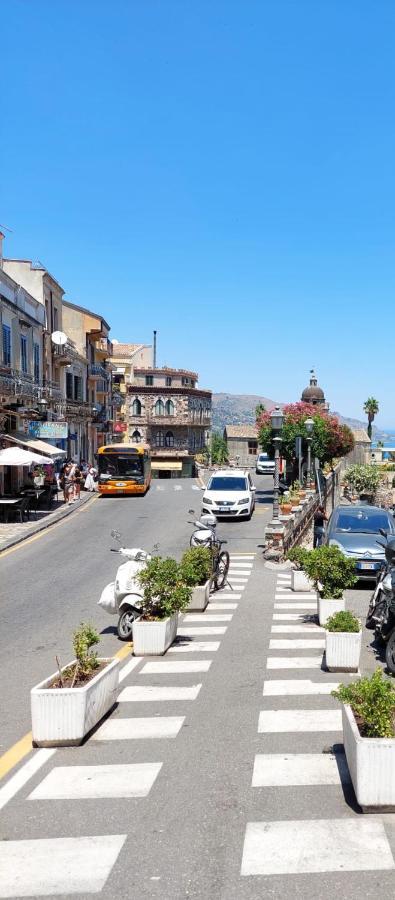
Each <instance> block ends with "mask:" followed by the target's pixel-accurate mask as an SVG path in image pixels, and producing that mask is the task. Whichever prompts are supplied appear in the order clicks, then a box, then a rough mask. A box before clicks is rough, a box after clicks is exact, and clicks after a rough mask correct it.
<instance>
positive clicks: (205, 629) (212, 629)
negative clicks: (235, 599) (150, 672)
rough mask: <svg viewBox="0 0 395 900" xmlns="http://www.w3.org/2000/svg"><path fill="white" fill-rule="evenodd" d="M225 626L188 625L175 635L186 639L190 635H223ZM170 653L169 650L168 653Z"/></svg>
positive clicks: (179, 629)
mask: <svg viewBox="0 0 395 900" xmlns="http://www.w3.org/2000/svg"><path fill="white" fill-rule="evenodd" d="M226 627H227V626H226V625H188V627H187V626H185V628H183V627H181V628H178V629H177V634H178V635H182V636H183V637H184V636H186V637H188V635H189V634H191V635H199V634H200V635H205V634H207V635H208V634H225V632H226ZM168 652H169V653H170V650H169V651H168Z"/></svg>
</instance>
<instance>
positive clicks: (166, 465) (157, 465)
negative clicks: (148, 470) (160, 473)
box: [151, 459, 182, 472]
mask: <svg viewBox="0 0 395 900" xmlns="http://www.w3.org/2000/svg"><path fill="white" fill-rule="evenodd" d="M151 466H152V468H153V469H161V470H164V469H172V471H175V470H177V471H178V472H181V469H182V462H175V461H174V460H169V462H166V461H165V460H163V459H161V460H158V459H153V460H152V463H151Z"/></svg>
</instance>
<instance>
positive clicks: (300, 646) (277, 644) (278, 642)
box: [269, 638, 325, 650]
mask: <svg viewBox="0 0 395 900" xmlns="http://www.w3.org/2000/svg"><path fill="white" fill-rule="evenodd" d="M321 649H322V650H324V649H325V638H317V639H315V638H309V639H308V640H307V639H304V638H290V639H289V640H287V639H286V638H284V639H283V640H282V639H281V638H272V640H271V641H270V642H269V650H321Z"/></svg>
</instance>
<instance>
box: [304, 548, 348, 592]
mask: <svg viewBox="0 0 395 900" xmlns="http://www.w3.org/2000/svg"><path fill="white" fill-rule="evenodd" d="M303 570H304V572H306V575H307V576H308V578H310V580H311V581H312V582H313V583H314V586H315V588H316V590H317V591H318V593H319V595H320V597H323V598H325V599H333V600H336V599H339V598H340V597H342V596H343V592H344V591H345V589H346V588H350V587H353V585H354V584H355V582H356V581H357V580H358V579H357V577H356V575H355V562H354V560H352V559H348V558H347V557H346V556H344V554H343V553H342V552H341V550H339V548H338V547H327V546H323V547H317V548H316V550H310V551H308V553H307V555H306V557H304V559H303Z"/></svg>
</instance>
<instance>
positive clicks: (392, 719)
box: [332, 669, 395, 812]
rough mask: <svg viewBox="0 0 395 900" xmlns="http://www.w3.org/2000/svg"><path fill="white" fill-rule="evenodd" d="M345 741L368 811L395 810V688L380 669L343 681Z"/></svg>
mask: <svg viewBox="0 0 395 900" xmlns="http://www.w3.org/2000/svg"><path fill="white" fill-rule="evenodd" d="M332 696H333V697H336V699H337V700H340V701H341V702H342V703H343V709H342V719H343V742H344V749H345V753H346V759H347V765H348V768H349V770H350V775H351V781H352V783H353V787H354V791H355V795H356V798H357V801H358V803H359V805H360V806H361V807H362V809H363V810H364V811H367V812H370V811H371V812H373V811H374V810H382V811H387V812H389V811H391V810H394V809H395V687H394V685H393V683H392V682H391V681H389V680H387V679H385V678H383V673H382V670H381V669H376V671H375V672H374V674H373V675H371V676H370V677H369V678H361V679H360V680H359V681H356V682H354V683H353V684H349V685H345V684H340V685H339V687H338V689H337V690H336V691H333V692H332Z"/></svg>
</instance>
